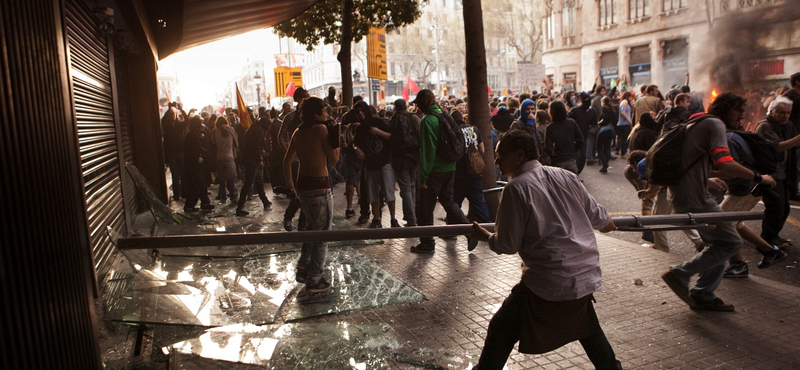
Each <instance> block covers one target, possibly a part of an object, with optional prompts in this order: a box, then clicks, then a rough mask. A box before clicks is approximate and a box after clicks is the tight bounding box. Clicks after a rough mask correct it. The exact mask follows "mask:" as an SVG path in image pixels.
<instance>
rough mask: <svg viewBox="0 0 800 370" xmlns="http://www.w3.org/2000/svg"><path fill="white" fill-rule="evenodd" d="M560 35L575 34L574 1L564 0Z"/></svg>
mask: <svg viewBox="0 0 800 370" xmlns="http://www.w3.org/2000/svg"><path fill="white" fill-rule="evenodd" d="M561 36H562V37H567V36H575V1H574V0H564V7H563V8H562V9H561Z"/></svg>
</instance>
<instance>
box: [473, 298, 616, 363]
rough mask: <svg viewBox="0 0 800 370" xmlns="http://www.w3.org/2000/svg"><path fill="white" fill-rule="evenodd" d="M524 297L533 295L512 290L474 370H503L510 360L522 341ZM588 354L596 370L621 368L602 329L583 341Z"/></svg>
mask: <svg viewBox="0 0 800 370" xmlns="http://www.w3.org/2000/svg"><path fill="white" fill-rule="evenodd" d="M522 294H533V293H532V292H530V290H528V289H527V288H525V289H513V290H512V291H511V294H510V295H509V296H508V297H507V298H506V300H505V301H503V305H502V306H500V309H499V310H497V313H495V314H494V316H493V317H492V321H490V322H489V330H488V331H487V333H486V342H485V343H484V345H483V351H481V357H480V360H478V365H477V366H475V367H474V368H473V370H476V369H479V370H494V369H497V370H502V369H503V366H505V364H506V361H508V355H509V354H511V350H512V349H514V344H516V343H517V342H519V339H520V336H521V334H522V332H521V330H522V328H521V326H520V324H519V323H520V318H521V317H522V315H523V312H525V310H528V306H527V305H526V304H525V302H526V299H525V297H524V296H522ZM580 342H581V345H582V346H583V349H584V351H586V355H587V356H588V357H589V360H591V361H592V364H593V365H594V366H595V368H597V369H602V370H605V369H622V364H620V362H619V361H617V359H616V355H615V354H614V349H613V348H611V344H610V343H608V339H606V335H605V333H603V330H602V329H600V330H598V331H597V333H595V334H593V335H591V336H589V337H586V338H583V339H581V340H580Z"/></svg>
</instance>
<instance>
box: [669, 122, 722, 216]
mask: <svg viewBox="0 0 800 370" xmlns="http://www.w3.org/2000/svg"><path fill="white" fill-rule="evenodd" d="M726 156H727V157H726ZM698 157H700V159H699V160H698V161H697V162H696V163H695V164H694V165H693V166H692V167H691V168H689V169H687V170H686V172H685V173H684V175H683V177H682V178H681V179H680V181H679V182H678V185H674V186H670V187H669V195H668V198H669V200H670V201H671V202H672V206H673V208H675V211H676V212H678V213H685V212H692V211H703V210H707V209H711V208H714V207H716V206H717V202H716V200H714V197H712V196H711V193H709V192H708V187H707V186H706V184H707V183H708V172H709V170H710V168H711V160H712V159H713V160H715V161H716V162H717V163H719V162H720V161H726V160H733V158H732V157H731V156H730V151H729V150H728V139H727V138H726V130H725V124H724V123H723V122H722V121H721V120H720V119H718V118H706V119H704V120H701V121H699V122H697V123H695V124H694V125H692V126H691V127H689V129H688V131H687V135H686V138H685V139H684V141H683V151H682V156H681V162H682V163H683V166H684V167H686V166H688V165H690V164H691V163H692V162H693V161H694V160H695V159H697V158H698Z"/></svg>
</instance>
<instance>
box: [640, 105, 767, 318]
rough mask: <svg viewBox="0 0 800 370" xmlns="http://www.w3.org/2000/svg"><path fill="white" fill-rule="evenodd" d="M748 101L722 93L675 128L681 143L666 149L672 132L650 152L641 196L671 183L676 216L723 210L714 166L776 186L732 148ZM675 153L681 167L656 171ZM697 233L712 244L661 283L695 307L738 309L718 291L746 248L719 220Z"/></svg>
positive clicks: (731, 226) (730, 227)
mask: <svg viewBox="0 0 800 370" xmlns="http://www.w3.org/2000/svg"><path fill="white" fill-rule="evenodd" d="M744 102H745V100H744V99H742V98H741V97H738V96H736V95H735V94H733V93H723V94H721V95H720V96H718V97H717V99H716V100H715V101H714V103H713V104H711V106H710V107H709V113H710V115H701V116H700V117H697V118H695V119H690V120H689V124H688V125H687V126H678V129H677V131H675V130H673V131H674V132H675V133H679V134H680V139H681V140H673V141H668V142H671V143H675V144H673V145H674V147H672V148H666V149H665V146H661V145H660V144H661V143H662V142H665V141H666V140H667V139H668V138H674V137H675V136H674V135H670V134H669V133H667V134H665V135H664V136H662V138H661V139H659V142H656V144H654V146H653V148H652V149H651V150H650V151H649V152H648V154H647V167H648V168H647V174H648V178H649V179H650V180H651V183H650V186H649V187H648V189H646V190H643V191H641V192H640V193H639V197H640V198H647V199H652V198H653V197H654V196H655V195H656V194H657V193H658V191H659V188H660V186H659V185H664V184H666V185H668V186H669V200H670V201H671V202H672V206H673V208H674V209H675V212H676V213H689V212H693V213H702V212H722V209H721V208H720V206H719V205H718V204H717V202H716V200H715V199H714V197H712V196H711V194H710V193H709V190H708V188H707V184H708V179H709V173H710V170H711V163H712V162H713V165H714V166H716V167H717V169H718V170H717V171H716V173H715V175H716V176H718V177H723V178H725V177H740V178H744V179H753V182H755V183H760V184H765V185H767V186H773V185H775V180H773V179H772V177H770V176H769V175H763V176H762V175H761V174H759V173H757V172H754V171H752V170H750V169H748V168H746V167H744V166H742V165H741V164H739V163H737V162H736V161H734V159H733V157H731V153H730V150H729V149H728V141H727V138H726V127H736V126H738V125H739V123H740V122H741V121H742V119H743V118H744ZM673 131H670V132H673ZM662 140H665V141H662ZM662 149H664V150H663V151H662ZM670 149H677V152H678V153H679V157H680V160H679V161H677V162H678V163H679V166H680V167H679V168H678V169H677V170H674V171H671V172H670V173H657V172H658V171H659V170H662V171H663V170H664V169H665V168H664V167H663V166H664V164H665V163H668V162H669V161H667V160H666V159H663V157H661V156H660V154H663V153H665V152H669V150H670ZM660 151H661V152H662V153H659V152H660ZM670 176H671V177H672V178H671V179H670V178H669V177H670ZM714 183H715V182H714ZM698 232H699V233H700V236H701V237H702V238H703V241H705V242H706V243H708V244H709V245H708V246H707V247H706V248H704V249H703V250H701V251H699V252H698V254H697V255H695V256H694V257H693V258H692V259H690V260H688V261H685V262H683V263H681V264H679V265H674V266H671V267H670V269H669V271H667V272H666V273H665V274H664V275H663V276H662V279H663V280H664V281H665V282H666V283H667V286H668V287H669V288H670V289H671V290H672V291H673V292H674V293H675V294H676V295H677V296H678V297H679V298H680V299H681V300H683V301H684V302H685V303H686V304H688V305H689V307H691V308H692V309H696V310H714V311H733V310H734V306H733V305H731V304H727V303H725V302H723V301H722V300H721V299H720V298H718V297H717V296H716V294H715V293H714V292H715V291H716V289H717V288H718V287H719V284H720V282H721V280H722V276H723V273H724V271H725V261H726V260H728V258H730V257H731V256H733V255H734V253H736V251H737V250H739V248H741V246H742V238H741V237H740V236H739V233H738V232H737V231H736V228H735V226H734V224H733V223H732V222H720V223H718V224H717V225H716V227H715V228H711V229H699V230H698ZM696 274H699V275H700V277H699V278H698V280H697V282H696V283H695V285H694V287H692V288H691V290H690V289H689V281H690V279H691V277H692V276H693V275H696Z"/></svg>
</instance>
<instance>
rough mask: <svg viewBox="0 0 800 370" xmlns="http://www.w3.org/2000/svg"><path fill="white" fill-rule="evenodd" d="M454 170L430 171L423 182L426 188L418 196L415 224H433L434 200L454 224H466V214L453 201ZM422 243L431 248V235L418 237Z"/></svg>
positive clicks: (432, 245) (432, 244) (432, 243)
mask: <svg viewBox="0 0 800 370" xmlns="http://www.w3.org/2000/svg"><path fill="white" fill-rule="evenodd" d="M454 178H455V171H451V172H431V173H430V175H428V181H427V182H426V183H425V185H426V186H427V189H422V194H420V197H419V211H418V212H417V224H418V225H420V226H430V225H433V211H434V209H435V208H436V200H437V199H438V200H439V203H440V204H441V205H442V208H444V210H445V212H447V219H448V220H450V222H451V223H454V224H468V223H469V220H468V219H467V216H464V212H461V208H458V205H456V203H455V202H453V179H454ZM419 240H420V242H421V244H422V245H425V246H426V247H430V248H433V247H434V242H433V237H423V238H419Z"/></svg>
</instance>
